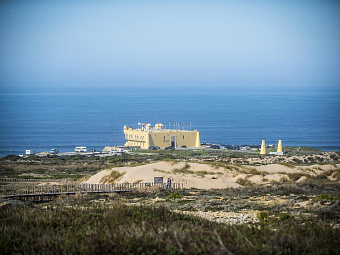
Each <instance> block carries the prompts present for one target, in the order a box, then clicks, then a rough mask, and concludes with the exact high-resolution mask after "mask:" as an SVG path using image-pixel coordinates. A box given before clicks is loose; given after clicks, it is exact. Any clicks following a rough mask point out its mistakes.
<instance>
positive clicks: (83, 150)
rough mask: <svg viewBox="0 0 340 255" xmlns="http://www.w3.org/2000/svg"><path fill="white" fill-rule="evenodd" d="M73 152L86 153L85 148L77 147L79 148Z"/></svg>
mask: <svg viewBox="0 0 340 255" xmlns="http://www.w3.org/2000/svg"><path fill="white" fill-rule="evenodd" d="M74 151H75V152H86V146H79V147H76V148H75V150H74Z"/></svg>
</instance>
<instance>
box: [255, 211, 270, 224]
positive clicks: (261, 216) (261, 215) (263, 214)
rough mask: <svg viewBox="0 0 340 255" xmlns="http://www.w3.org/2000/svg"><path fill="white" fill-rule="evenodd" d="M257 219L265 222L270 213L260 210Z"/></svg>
mask: <svg viewBox="0 0 340 255" xmlns="http://www.w3.org/2000/svg"><path fill="white" fill-rule="evenodd" d="M257 219H258V220H259V222H260V223H265V222H266V221H267V220H268V213H266V212H259V213H258V214H257Z"/></svg>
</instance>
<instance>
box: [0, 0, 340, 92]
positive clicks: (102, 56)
mask: <svg viewBox="0 0 340 255" xmlns="http://www.w3.org/2000/svg"><path fill="white" fill-rule="evenodd" d="M339 85H340V1H336V0H334V1H327V0H324V1H322V0H320V1H313V0H309V1H307V0H306V1H302V0H296V1H290V0H285V1H279V0H277V1H276V0H270V1H256V0H252V1H236V0H235V1H227V0H226V1H185V0H184V1H176V0H169V1H161V0H158V1H147V0H145V1H113V0H111V1H105V0H102V1H86V0H81V1H77V0H72V1H62V0H60V1H48V0H41V1H34V0H29V1H27V0H23V1H16V0H2V1H1V2H0V86H1V88H2V89H5V90H6V89H8V88H22V89H25V88H26V89H27V88H38V89H40V88H44V89H48V88H60V89H63V88H65V87H71V88H75V89H79V88H85V87H89V86H95V87H96V88H99V87H101V88H116V87H118V88H119V87H124V88H129V87H160V88H162V87H164V88H166V87H173V86H177V87H178V86H181V87H188V88H191V87H203V88H210V87H221V88H229V87H241V88H248V87H250V88H254V89H256V88H257V87H259V88H261V87H296V88H309V87H316V88H331V89H332V88H333V89H335V88H339Z"/></svg>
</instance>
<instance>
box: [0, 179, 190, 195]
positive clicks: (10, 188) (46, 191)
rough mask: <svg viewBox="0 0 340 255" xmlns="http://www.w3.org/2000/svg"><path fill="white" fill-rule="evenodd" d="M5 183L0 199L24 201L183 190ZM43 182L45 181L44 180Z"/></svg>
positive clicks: (129, 185)
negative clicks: (71, 196)
mask: <svg viewBox="0 0 340 255" xmlns="http://www.w3.org/2000/svg"><path fill="white" fill-rule="evenodd" d="M11 181H12V182H7V183H6V184H5V185H1V188H0V198H17V199H22V200H26V199H29V198H38V199H40V200H41V199H44V197H45V198H47V197H50V198H51V197H55V196H60V195H76V194H100V193H122V192H131V191H134V190H149V189H171V190H177V189H183V188H184V185H183V183H172V184H171V186H167V185H166V184H165V183H161V184H160V183H119V184H118V183H115V184H89V183H74V182H73V183H62V184H57V185H43V184H40V185H35V184H36V183H35V182H33V183H29V182H23V183H22V182H18V181H17V182H15V181H13V180H11ZM44 182H45V180H44ZM23 184H25V185H23Z"/></svg>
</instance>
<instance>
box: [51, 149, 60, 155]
mask: <svg viewBox="0 0 340 255" xmlns="http://www.w3.org/2000/svg"><path fill="white" fill-rule="evenodd" d="M58 153H59V150H57V149H51V150H50V154H58Z"/></svg>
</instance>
